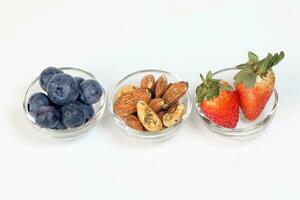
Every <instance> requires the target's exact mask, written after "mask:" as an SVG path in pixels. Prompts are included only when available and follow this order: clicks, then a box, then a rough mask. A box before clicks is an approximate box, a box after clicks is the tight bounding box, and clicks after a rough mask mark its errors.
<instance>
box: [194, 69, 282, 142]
mask: <svg viewBox="0 0 300 200" xmlns="http://www.w3.org/2000/svg"><path fill="white" fill-rule="evenodd" d="M230 70H239V69H238V68H236V67H229V68H224V69H221V70H218V71H216V72H214V73H213V75H217V74H220V73H222V72H225V71H230ZM273 93H274V98H275V99H274V104H273V106H272V109H271V111H270V112H269V113H268V114H267V116H266V117H264V118H263V119H262V120H260V121H259V122H256V123H255V124H253V125H250V126H247V127H243V128H224V127H221V126H219V125H217V124H215V123H214V122H212V121H211V120H210V119H208V118H207V117H206V116H205V114H204V113H203V112H202V111H201V109H200V108H199V103H198V102H197V96H196V94H195V96H194V104H195V107H196V111H197V113H198V114H199V115H200V117H201V118H202V120H203V121H204V123H205V125H206V126H208V127H209V128H210V129H211V130H213V131H215V132H217V133H219V134H221V135H224V136H229V137H235V136H250V135H254V134H255V133H257V132H259V130H261V129H262V128H265V126H266V125H267V124H268V123H269V122H270V121H271V120H272V118H273V116H274V114H275V112H276V110H277V108H278V102H279V97H278V92H277V90H276V88H274V90H273Z"/></svg>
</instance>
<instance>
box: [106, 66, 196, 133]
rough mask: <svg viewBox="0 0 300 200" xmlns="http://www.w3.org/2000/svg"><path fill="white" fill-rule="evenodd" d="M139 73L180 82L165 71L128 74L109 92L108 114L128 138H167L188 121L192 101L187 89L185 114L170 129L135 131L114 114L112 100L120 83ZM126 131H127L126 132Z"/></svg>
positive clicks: (144, 71) (144, 70)
mask: <svg viewBox="0 0 300 200" xmlns="http://www.w3.org/2000/svg"><path fill="white" fill-rule="evenodd" d="M141 73H160V74H166V75H168V76H170V77H173V78H175V79H177V80H178V81H182V79H181V78H179V77H178V76H177V75H174V74H172V73H171V72H168V71H165V70H160V69H143V70H138V71H135V72H133V73H130V74H128V75H126V76H125V77H123V78H122V79H121V80H119V81H118V82H117V83H116V84H115V85H114V87H113V89H112V91H111V92H110V95H109V100H108V104H109V106H108V107H109V112H110V114H111V115H112V116H113V118H114V120H115V121H116V122H117V124H118V125H119V126H121V128H123V129H126V130H125V131H126V133H127V135H129V136H134V137H138V138H144V139H156V138H161V137H163V136H167V135H170V134H171V133H173V131H175V130H176V129H177V128H178V127H179V126H180V125H181V124H183V123H184V122H185V121H186V119H188V117H189V115H190V113H191V110H192V104H193V103H192V100H191V93H190V91H189V89H188V90H187V92H186V94H185V96H186V99H187V105H186V108H187V109H186V112H185V114H184V115H183V117H182V119H181V121H180V122H178V123H177V124H175V125H174V126H172V127H170V128H165V129H162V130H160V131H154V132H147V131H138V130H135V129H133V128H131V127H129V126H127V125H126V124H125V122H124V120H122V119H121V118H120V117H119V116H118V115H117V114H115V112H114V110H113V107H114V102H115V100H114V98H115V94H116V92H117V88H118V87H119V86H121V85H122V83H123V82H124V81H126V80H127V79H128V78H130V77H132V76H135V75H138V74H141ZM127 130H128V131H127Z"/></svg>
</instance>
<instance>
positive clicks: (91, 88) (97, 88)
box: [79, 79, 103, 104]
mask: <svg viewBox="0 0 300 200" xmlns="http://www.w3.org/2000/svg"><path fill="white" fill-rule="evenodd" d="M79 89H80V100H81V101H82V102H84V103H86V104H94V103H97V102H98V101H99V100H100V98H101V96H102V93H103V91H102V87H101V85H100V83H98V81H96V80H92V79H90V80H85V81H83V82H82V83H81V84H80V85H79Z"/></svg>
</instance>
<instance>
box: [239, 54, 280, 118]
mask: <svg viewBox="0 0 300 200" xmlns="http://www.w3.org/2000/svg"><path fill="white" fill-rule="evenodd" d="M248 57H249V61H248V62H247V63H244V64H241V65H239V66H237V68H238V69H240V71H239V72H238V73H237V74H236V75H235V76H234V80H235V82H234V85H235V88H236V90H237V93H238V96H239V100H240V106H241V109H242V111H243V113H244V116H245V118H246V119H248V120H251V121H252V120H255V119H256V118H257V117H258V116H259V115H260V113H261V112H262V111H263V109H264V107H265V106H266V104H267V102H268V101H269V99H270V96H271V95H272V92H273V90H274V86H275V75H274V72H273V70H272V67H273V66H275V65H277V64H278V63H279V62H280V61H281V60H282V59H283V58H284V52H280V53H279V54H277V53H276V54H275V55H272V54H270V53H269V54H268V55H267V57H265V58H264V59H262V60H259V58H258V56H257V55H255V54H254V53H252V52H249V53H248Z"/></svg>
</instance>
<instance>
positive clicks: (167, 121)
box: [163, 104, 185, 128]
mask: <svg viewBox="0 0 300 200" xmlns="http://www.w3.org/2000/svg"><path fill="white" fill-rule="evenodd" d="M184 110H185V109H184V105H183V104H179V105H178V106H177V108H176V110H175V112H173V113H167V114H165V115H164V116H163V123H164V125H165V126H166V127H168V128H169V127H172V126H174V125H175V124H177V123H178V122H179V121H180V120H181V119H182V116H183V114H184Z"/></svg>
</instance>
